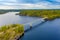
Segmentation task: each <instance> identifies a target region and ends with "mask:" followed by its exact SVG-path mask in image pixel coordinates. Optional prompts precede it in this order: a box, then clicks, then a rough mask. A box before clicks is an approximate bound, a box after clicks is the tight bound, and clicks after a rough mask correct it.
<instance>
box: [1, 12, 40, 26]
mask: <svg viewBox="0 0 60 40" xmlns="http://www.w3.org/2000/svg"><path fill="white" fill-rule="evenodd" d="M16 13H18V12H8V13H5V14H1V15H0V26H3V25H9V24H26V23H29V22H32V21H34V20H36V19H39V18H37V17H27V16H19V15H15V14H16Z"/></svg>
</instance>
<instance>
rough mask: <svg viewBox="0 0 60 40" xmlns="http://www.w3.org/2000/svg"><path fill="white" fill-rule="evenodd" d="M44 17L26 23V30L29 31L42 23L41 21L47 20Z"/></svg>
mask: <svg viewBox="0 0 60 40" xmlns="http://www.w3.org/2000/svg"><path fill="white" fill-rule="evenodd" d="M44 19H45V18H40V19H37V20H35V21H32V22H30V23H26V24H24V31H25V32H26V31H28V30H29V29H31V28H34V27H35V26H37V25H40V24H41V23H44V22H45V20H44Z"/></svg>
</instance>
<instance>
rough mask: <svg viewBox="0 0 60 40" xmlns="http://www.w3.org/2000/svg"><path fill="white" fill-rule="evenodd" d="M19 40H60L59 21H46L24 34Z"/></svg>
mask: <svg viewBox="0 0 60 40" xmlns="http://www.w3.org/2000/svg"><path fill="white" fill-rule="evenodd" d="M21 40H60V19H55V20H53V21H47V22H45V23H43V24H41V25H38V26H36V28H32V29H31V30H30V31H28V32H25V34H24V36H23V37H22V38H21Z"/></svg>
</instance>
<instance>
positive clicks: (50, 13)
mask: <svg viewBox="0 0 60 40" xmlns="http://www.w3.org/2000/svg"><path fill="white" fill-rule="evenodd" d="M19 15H20V16H33V17H47V18H48V19H55V18H59V17H60V10H58V9H55V10H54V9H53V10H52V9H51V10H21V11H20V13H19Z"/></svg>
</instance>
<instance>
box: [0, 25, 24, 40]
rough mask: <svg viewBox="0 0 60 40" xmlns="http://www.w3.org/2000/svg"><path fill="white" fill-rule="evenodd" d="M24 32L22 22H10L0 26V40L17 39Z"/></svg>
mask: <svg viewBox="0 0 60 40" xmlns="http://www.w3.org/2000/svg"><path fill="white" fill-rule="evenodd" d="M23 34H24V27H23V25H22V24H11V25H10V24H9V25H4V26H1V27H0V40H17V39H18V38H19V37H21V36H22V35H23Z"/></svg>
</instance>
